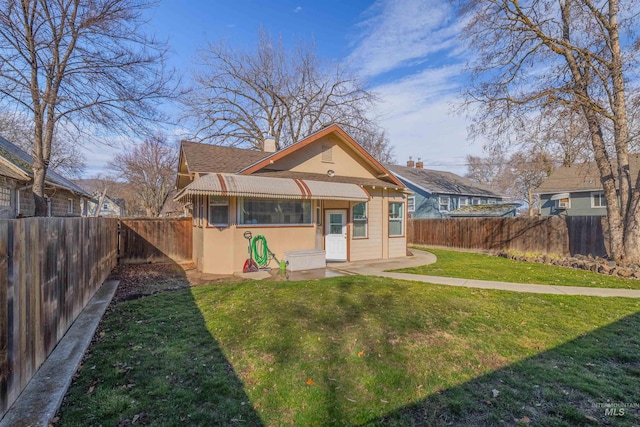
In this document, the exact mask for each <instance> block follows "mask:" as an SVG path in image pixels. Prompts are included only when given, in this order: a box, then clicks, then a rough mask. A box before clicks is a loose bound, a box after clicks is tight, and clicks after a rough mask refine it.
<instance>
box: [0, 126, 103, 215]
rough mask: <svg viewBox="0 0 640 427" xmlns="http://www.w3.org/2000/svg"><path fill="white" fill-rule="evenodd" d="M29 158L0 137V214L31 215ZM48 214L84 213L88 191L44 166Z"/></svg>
mask: <svg viewBox="0 0 640 427" xmlns="http://www.w3.org/2000/svg"><path fill="white" fill-rule="evenodd" d="M32 164H33V159H32V157H31V156H30V155H29V154H27V153H25V152H24V151H23V150H21V149H20V148H18V147H17V146H15V145H14V144H12V143H11V142H9V141H7V140H6V139H4V138H2V137H0V218H16V217H28V216H33V215H34V213H35V203H34V200H33V192H32V187H33V170H32ZM45 196H46V198H47V211H48V212H47V213H48V216H81V215H86V212H87V202H88V200H90V199H91V195H90V194H88V193H87V192H86V191H84V190H83V189H81V188H80V187H78V186H77V185H76V184H74V183H73V182H71V181H70V180H68V179H67V178H65V177H63V176H62V175H60V174H59V173H57V172H55V171H53V170H48V171H47V177H46V179H45Z"/></svg>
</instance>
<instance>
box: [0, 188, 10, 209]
mask: <svg viewBox="0 0 640 427" xmlns="http://www.w3.org/2000/svg"><path fill="white" fill-rule="evenodd" d="M0 206H4V207H11V187H5V186H0Z"/></svg>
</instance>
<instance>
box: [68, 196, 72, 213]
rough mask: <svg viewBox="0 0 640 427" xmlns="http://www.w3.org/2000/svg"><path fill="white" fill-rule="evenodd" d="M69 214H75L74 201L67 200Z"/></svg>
mask: <svg viewBox="0 0 640 427" xmlns="http://www.w3.org/2000/svg"><path fill="white" fill-rule="evenodd" d="M67 213H70V214H71V213H73V199H67Z"/></svg>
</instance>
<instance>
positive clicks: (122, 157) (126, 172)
mask: <svg viewBox="0 0 640 427" xmlns="http://www.w3.org/2000/svg"><path fill="white" fill-rule="evenodd" d="M177 163H178V150H177V149H176V147H172V146H170V145H169V144H168V143H167V138H166V136H164V135H156V136H155V137H152V138H147V139H146V140H144V142H143V143H141V144H138V145H135V146H133V148H131V149H130V150H128V151H126V152H123V153H119V154H117V155H116V156H115V157H114V159H113V161H111V162H110V163H109V168H110V169H111V170H113V171H114V172H115V174H116V175H117V176H118V177H119V178H120V179H122V180H124V181H125V182H127V183H128V184H129V185H130V186H131V188H132V189H133V190H134V193H135V194H136V196H137V198H138V200H139V201H140V202H141V205H142V206H143V207H144V210H145V213H146V215H147V216H152V217H157V216H158V215H159V214H160V211H161V210H162V205H163V204H164V202H165V200H166V199H167V196H168V195H169V193H170V192H171V190H172V189H173V188H174V186H175V179H176V168H177Z"/></svg>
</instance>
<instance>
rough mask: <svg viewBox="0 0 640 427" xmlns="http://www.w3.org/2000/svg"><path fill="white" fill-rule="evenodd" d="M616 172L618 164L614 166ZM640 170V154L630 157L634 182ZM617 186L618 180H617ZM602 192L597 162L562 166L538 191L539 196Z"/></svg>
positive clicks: (630, 167)
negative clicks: (572, 192)
mask: <svg viewBox="0 0 640 427" xmlns="http://www.w3.org/2000/svg"><path fill="white" fill-rule="evenodd" d="M612 166H613V168H614V170H616V169H617V164H616V163H615V162H613V164H612ZM639 170H640V154H630V155H629V171H630V172H631V177H632V178H633V182H635V177H636V176H638V171H639ZM616 186H617V180H616ZM597 190H602V184H601V182H600V171H599V170H598V166H597V165H596V163H595V162H588V163H580V164H575V165H571V166H561V167H559V168H558V169H556V170H555V171H553V173H552V174H551V175H550V176H549V178H547V179H546V180H545V181H544V182H543V183H542V185H540V187H538V188H537V189H536V193H538V194H552V193H560V192H567V191H568V192H571V191H597Z"/></svg>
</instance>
